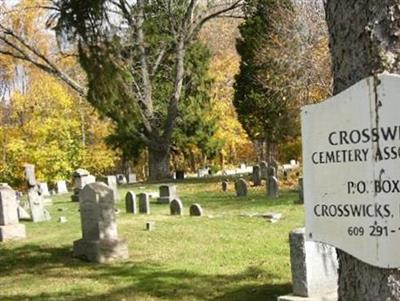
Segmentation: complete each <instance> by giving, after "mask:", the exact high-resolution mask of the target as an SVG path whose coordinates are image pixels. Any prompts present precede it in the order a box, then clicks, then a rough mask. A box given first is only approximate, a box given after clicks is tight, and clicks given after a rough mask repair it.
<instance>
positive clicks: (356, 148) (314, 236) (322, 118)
mask: <svg viewBox="0 0 400 301" xmlns="http://www.w3.org/2000/svg"><path fill="white" fill-rule="evenodd" d="M302 133H303V160H304V199H305V206H306V235H307V239H308V240H314V241H319V242H324V243H327V244H330V245H333V246H335V247H337V248H339V249H341V250H343V251H346V252H347V253H349V254H351V255H353V256H355V257H356V258H358V259H360V260H362V261H364V262H366V263H368V264H371V265H374V266H377V267H381V268H399V267H400V256H399V252H398V250H399V247H400V76H397V75H390V74H383V75H380V76H378V77H377V78H375V79H374V78H372V77H371V78H367V79H365V80H362V81H360V82H359V83H357V84H355V85H354V86H352V87H350V88H349V89H348V90H346V91H344V92H342V93H340V94H338V95H336V96H334V97H332V98H331V99H329V100H327V101H325V102H323V103H321V104H316V105H309V106H305V107H304V108H303V110H302Z"/></svg>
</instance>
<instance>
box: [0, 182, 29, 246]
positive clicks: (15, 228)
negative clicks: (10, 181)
mask: <svg viewBox="0 0 400 301" xmlns="http://www.w3.org/2000/svg"><path fill="white" fill-rule="evenodd" d="M25 237H26V232H25V225H22V224H19V219H18V202H17V196H16V193H15V191H14V190H13V189H12V188H11V187H7V186H0V241H6V240H15V239H23V238H25Z"/></svg>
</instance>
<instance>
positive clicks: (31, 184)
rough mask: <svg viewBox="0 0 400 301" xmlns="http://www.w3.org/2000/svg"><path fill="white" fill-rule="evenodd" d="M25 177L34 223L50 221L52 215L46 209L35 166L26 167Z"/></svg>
mask: <svg viewBox="0 0 400 301" xmlns="http://www.w3.org/2000/svg"><path fill="white" fill-rule="evenodd" d="M25 176H26V180H27V183H28V201H29V207H30V209H31V216H32V221H33V222H34V223H36V222H42V221H48V220H50V214H49V212H48V211H47V210H46V209H45V208H44V200H43V196H42V195H41V191H40V188H39V186H38V184H37V182H36V177H35V166H34V165H31V164H26V165H25Z"/></svg>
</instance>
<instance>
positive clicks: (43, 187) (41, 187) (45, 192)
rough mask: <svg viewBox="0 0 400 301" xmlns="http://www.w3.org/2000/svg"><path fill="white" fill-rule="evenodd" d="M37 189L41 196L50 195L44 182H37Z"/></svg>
mask: <svg viewBox="0 0 400 301" xmlns="http://www.w3.org/2000/svg"><path fill="white" fill-rule="evenodd" d="M39 190H40V193H41V195H42V196H50V192H49V186H48V185H47V183H46V182H40V183H39Z"/></svg>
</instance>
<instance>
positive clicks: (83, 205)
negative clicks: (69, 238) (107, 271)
mask: <svg viewBox="0 0 400 301" xmlns="http://www.w3.org/2000/svg"><path fill="white" fill-rule="evenodd" d="M79 208H80V216H81V226H82V239H80V240H77V241H74V256H76V257H80V258H84V259H86V260H88V261H94V262H100V263H107V262H111V261H113V260H116V259H123V258H127V257H128V246H127V243H126V241H124V240H120V239H118V232H117V223H116V216H115V200H114V195H113V190H112V189H111V188H110V187H108V186H107V185H106V184H104V183H100V182H96V183H91V184H88V185H86V186H85V188H84V189H83V190H82V192H81V194H80V200H79Z"/></svg>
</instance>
